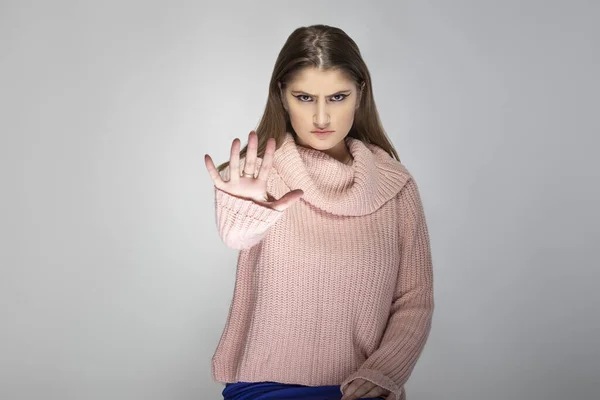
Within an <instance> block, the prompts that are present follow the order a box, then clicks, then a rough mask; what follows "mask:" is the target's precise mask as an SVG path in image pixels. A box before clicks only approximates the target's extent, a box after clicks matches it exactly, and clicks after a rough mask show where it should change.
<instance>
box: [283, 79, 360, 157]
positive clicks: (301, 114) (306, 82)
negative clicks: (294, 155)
mask: <svg viewBox="0 0 600 400" xmlns="http://www.w3.org/2000/svg"><path fill="white" fill-rule="evenodd" d="M358 94H359V92H358V88H357V87H356V85H355V83H354V82H353V81H352V80H350V79H348V78H347V77H346V76H345V75H344V74H343V73H342V72H340V71H337V70H329V71H323V70H319V69H316V68H305V69H304V70H302V71H301V72H300V73H299V74H298V75H297V76H296V78H295V79H294V80H293V81H292V82H290V83H289V84H288V86H287V87H286V88H285V92H284V93H283V96H282V97H283V99H284V105H285V106H286V108H287V111H288V113H289V116H290V122H291V124H292V127H293V128H294V131H295V132H296V134H297V138H296V142H297V143H298V144H300V145H302V146H305V147H311V148H314V149H316V150H322V151H324V152H326V153H328V154H329V155H330V156H332V157H334V158H338V159H341V158H343V156H344V155H345V154H347V153H348V151H347V149H346V146H345V143H344V141H343V140H344V138H345V137H346V135H348V132H349V131H350V128H351V127H352V124H353V122H354V113H355V111H356V108H357V106H358V104H359V97H358ZM316 130H326V131H331V132H330V133H328V134H325V135H318V134H317V133H316V132H315V131H316Z"/></svg>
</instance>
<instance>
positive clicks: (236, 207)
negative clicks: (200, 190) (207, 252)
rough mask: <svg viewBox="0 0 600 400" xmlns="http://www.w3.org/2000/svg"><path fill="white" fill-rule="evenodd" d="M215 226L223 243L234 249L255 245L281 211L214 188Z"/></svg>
mask: <svg viewBox="0 0 600 400" xmlns="http://www.w3.org/2000/svg"><path fill="white" fill-rule="evenodd" d="M215 208H216V217H217V226H218V229H219V234H220V236H221V238H222V239H223V241H224V242H225V243H226V244H227V245H228V246H230V247H232V248H235V249H243V248H247V247H250V246H251V245H253V244H256V243H257V242H258V241H259V240H260V238H261V237H262V236H263V235H264V233H265V232H266V231H267V229H268V228H269V227H270V226H271V225H272V224H274V223H275V221H277V219H279V217H280V216H281V215H282V213H283V211H278V210H274V209H272V208H269V207H265V206H262V205H260V204H257V203H255V202H254V201H252V200H246V199H243V198H240V197H236V196H233V195H231V194H229V193H227V192H224V191H222V190H220V189H218V188H217V187H216V186H215Z"/></svg>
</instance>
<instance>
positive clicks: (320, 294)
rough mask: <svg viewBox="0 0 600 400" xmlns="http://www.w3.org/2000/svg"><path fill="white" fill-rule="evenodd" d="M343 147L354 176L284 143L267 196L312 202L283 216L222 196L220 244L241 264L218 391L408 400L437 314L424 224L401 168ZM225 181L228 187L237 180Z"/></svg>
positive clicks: (377, 151)
mask: <svg viewBox="0 0 600 400" xmlns="http://www.w3.org/2000/svg"><path fill="white" fill-rule="evenodd" d="M345 141H346V144H347V145H348V148H349V150H350V152H351V153H352V155H353V157H354V162H353V164H352V165H345V164H343V163H341V162H339V161H337V160H335V159H334V158H332V157H330V156H328V155H327V154H325V153H323V152H321V151H319V150H315V149H311V148H306V147H302V146H297V145H296V143H295V141H294V137H293V136H292V134H291V133H287V134H286V137H285V140H284V142H283V143H282V144H281V146H280V147H279V148H278V149H277V150H276V151H275V154H274V160H273V169H272V170H271V173H270V176H269V180H268V182H267V191H268V192H269V194H271V195H272V196H274V197H275V198H280V197H281V196H282V195H284V194H285V193H287V192H288V191H290V190H293V189H302V190H303V191H304V195H303V196H302V198H301V199H300V200H299V201H298V202H297V203H295V204H294V205H292V206H291V207H289V208H288V209H286V210H285V211H276V210H272V209H269V208H266V207H263V206H261V205H258V204H257V203H255V202H253V201H251V200H246V199H242V198H238V197H235V196H232V195H230V194H228V193H226V192H224V191H221V190H219V189H217V188H216V187H215V211H216V222H217V228H218V232H219V235H220V237H221V239H222V240H223V241H224V243H225V244H226V245H227V246H229V247H231V248H232V249H236V250H240V252H239V256H238V264H237V275H236V282H235V290H234V293H233V299H232V302H231V306H230V309H229V315H228V318H227V322H226V324H225V328H224V331H223V333H222V336H221V339H220V341H219V344H218V346H217V349H216V351H215V353H214V355H213V358H212V376H213V380H215V381H217V382H223V383H226V382H238V381H244V382H259V381H272V382H279V383H295V384H301V385H308V386H321V385H340V386H341V391H342V392H343V391H344V389H345V388H346V387H347V385H348V384H350V382H351V381H352V380H353V379H356V378H364V379H366V380H369V381H372V382H373V383H375V384H377V385H379V386H382V387H384V388H386V389H388V390H390V391H391V393H390V395H389V396H388V397H387V400H404V399H405V398H406V395H405V390H404V385H405V383H406V381H407V379H408V378H409V376H410V374H411V372H412V370H413V368H414V366H415V364H416V362H417V360H418V358H419V356H420V354H421V352H422V350H423V347H424V345H425V342H426V340H427V337H428V335H429V331H430V329H431V319H432V313H433V307H434V300H433V273H432V260H431V252H430V241H429V235H428V231H427V225H426V221H425V214H424V211H423V207H422V203H421V199H420V196H419V191H418V189H417V184H416V183H415V180H414V178H413V177H412V176H411V174H410V173H409V172H408V170H407V169H406V168H405V167H404V166H403V164H401V163H400V162H399V161H397V160H394V159H393V158H391V157H390V156H389V155H388V154H387V153H386V152H385V151H384V150H383V149H381V148H380V147H378V146H375V145H372V144H366V143H364V142H362V141H360V140H357V139H354V138H351V137H346V138H345ZM261 161H262V159H260V158H259V159H258V160H257V162H258V165H260V162H261ZM240 165H241V166H242V167H243V165H244V159H243V158H242V159H241V160H240ZM221 176H223V177H224V178H225V179H229V168H226V169H225V170H223V171H222V172H221Z"/></svg>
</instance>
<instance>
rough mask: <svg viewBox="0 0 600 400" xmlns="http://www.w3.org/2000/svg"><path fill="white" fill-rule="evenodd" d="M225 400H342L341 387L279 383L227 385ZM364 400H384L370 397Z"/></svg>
mask: <svg viewBox="0 0 600 400" xmlns="http://www.w3.org/2000/svg"><path fill="white" fill-rule="evenodd" d="M222 394H223V400H292V399H293V400H340V398H341V397H342V392H340V387H339V386H336V385H332V386H304V385H293V384H284V383H277V382H236V383H227V384H225V389H223V393H222ZM361 400H363V399H361ZM364 400H384V398H383V397H370V398H366V397H365V398H364Z"/></svg>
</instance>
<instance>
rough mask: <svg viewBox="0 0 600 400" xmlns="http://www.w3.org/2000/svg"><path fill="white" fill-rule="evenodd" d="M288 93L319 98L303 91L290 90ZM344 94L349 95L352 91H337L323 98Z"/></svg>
mask: <svg viewBox="0 0 600 400" xmlns="http://www.w3.org/2000/svg"><path fill="white" fill-rule="evenodd" d="M290 92H291V93H292V94H298V93H302V94H306V95H308V96H312V97H319V96H317V95H314V94H310V93H308V92H305V91H303V90H290ZM346 92H348V93H351V92H352V90H350V89H346V90H339V91H337V92H335V93H334V94H328V95H326V96H325V97H331V96H336V95H338V94H346Z"/></svg>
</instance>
